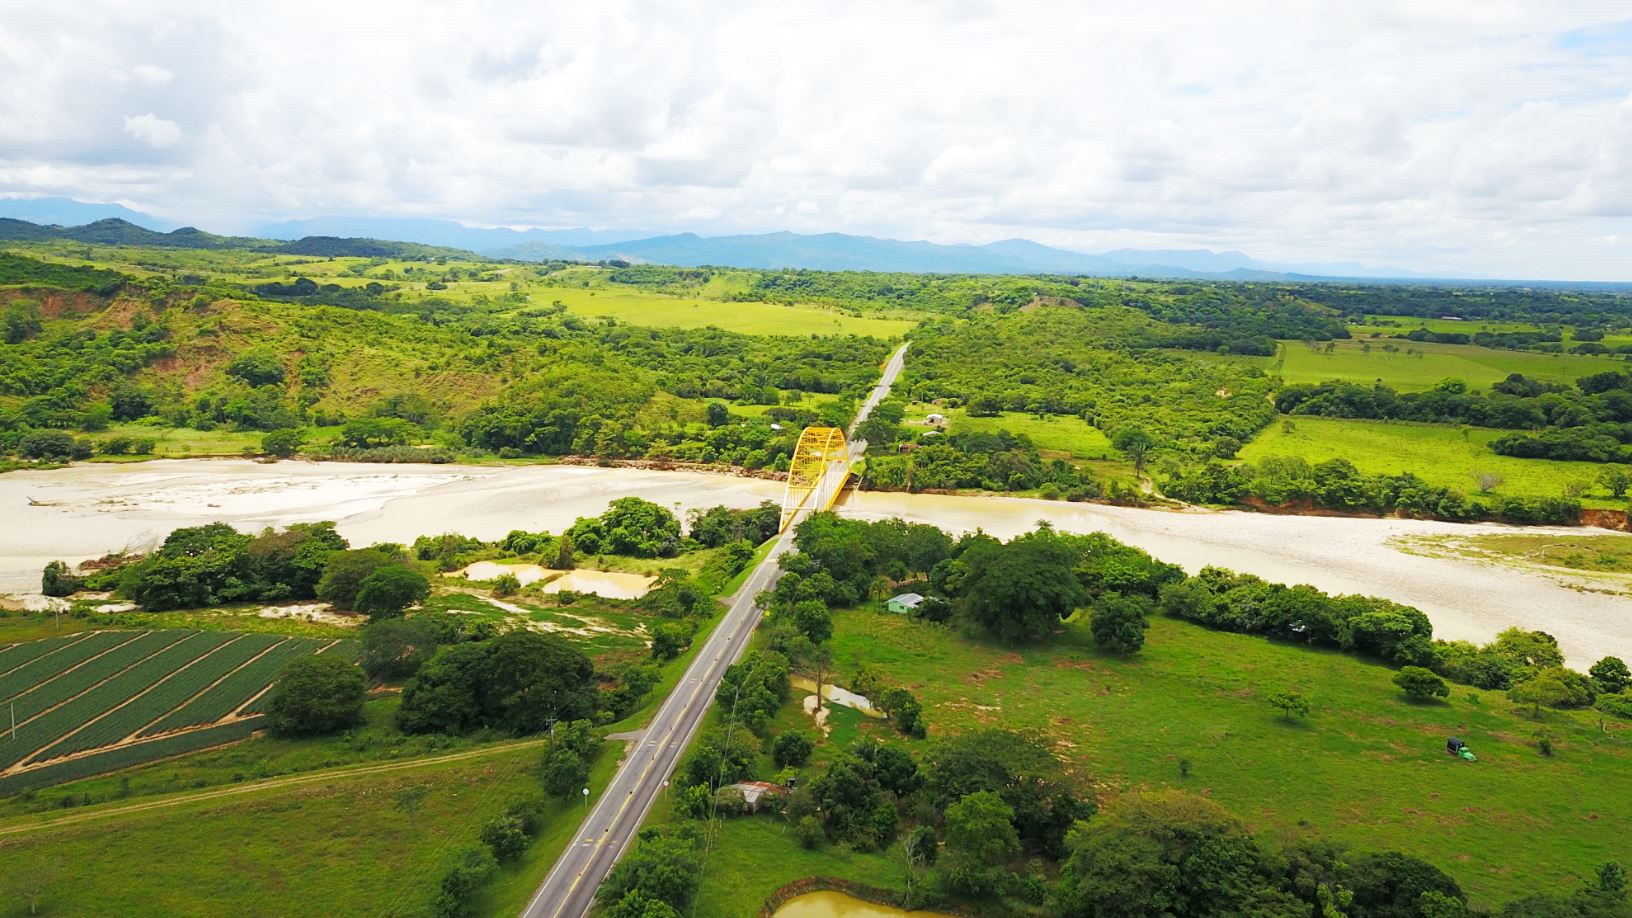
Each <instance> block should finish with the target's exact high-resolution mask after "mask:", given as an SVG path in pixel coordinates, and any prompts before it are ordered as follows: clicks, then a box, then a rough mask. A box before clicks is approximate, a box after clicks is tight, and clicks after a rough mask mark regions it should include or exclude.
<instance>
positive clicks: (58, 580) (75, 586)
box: [40, 561, 85, 597]
mask: <svg viewBox="0 0 1632 918" xmlns="http://www.w3.org/2000/svg"><path fill="white" fill-rule="evenodd" d="M84 586H85V578H83V577H79V576H76V575H75V574H74V572H73V569H72V568H70V567H69V566H68V565H67V563H65V562H62V561H50V562H47V563H46V565H45V570H44V571H42V572H41V573H40V592H41V593H44V594H45V595H47V596H57V597H62V596H72V595H74V594H75V593H77V592H79V591H80V590H81V589H83V588H84Z"/></svg>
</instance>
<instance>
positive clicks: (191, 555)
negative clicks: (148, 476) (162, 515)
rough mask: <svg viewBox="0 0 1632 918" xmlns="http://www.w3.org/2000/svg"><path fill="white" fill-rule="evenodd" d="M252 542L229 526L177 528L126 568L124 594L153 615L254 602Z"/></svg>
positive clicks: (122, 577) (121, 580)
mask: <svg viewBox="0 0 1632 918" xmlns="http://www.w3.org/2000/svg"><path fill="white" fill-rule="evenodd" d="M249 542H250V537H249V536H247V535H245V534H243V533H241V532H239V531H237V530H236V529H233V528H232V527H231V526H228V525H227V524H226V523H210V524H209V525H206V526H192V527H187V528H183V529H177V530H175V531H173V532H171V533H170V535H169V536H168V537H166V538H165V540H164V544H163V545H161V546H159V550H158V551H156V552H154V553H153V554H151V555H148V556H147V557H146V558H144V559H142V560H141V561H139V562H137V563H136V564H133V565H131V566H130V567H128V568H126V569H125V571H124V573H123V574H121V575H120V585H119V589H120V592H121V593H123V594H124V595H125V596H126V597H128V598H129V599H131V600H133V601H134V602H136V603H138V604H140V605H141V606H142V608H144V609H147V610H148V611H150V612H163V611H168V610H170V609H197V608H201V607H203V606H209V605H214V604H216V603H223V602H241V601H243V600H245V599H250V598H253V596H254V595H255V592H256V591H255V577H254V573H253V570H252V567H253V561H252V559H251V558H250V555H249V552H248V547H249Z"/></svg>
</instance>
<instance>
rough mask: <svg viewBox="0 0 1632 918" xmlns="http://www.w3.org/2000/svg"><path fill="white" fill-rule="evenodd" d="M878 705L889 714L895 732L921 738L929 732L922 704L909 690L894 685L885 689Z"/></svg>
mask: <svg viewBox="0 0 1632 918" xmlns="http://www.w3.org/2000/svg"><path fill="white" fill-rule="evenodd" d="M878 707H879V709H880V710H882V711H883V712H884V713H885V714H888V715H889V718H890V724H891V725H893V726H894V727H895V729H896V732H898V733H901V734H903V735H906V736H911V737H916V738H918V739H923V738H924V737H925V736H926V735H928V732H929V724H928V723H927V722H925V720H924V706H923V703H922V702H920V701H919V700H918V699H917V698H916V697H915V696H914V695H913V694H912V693H911V692H909V691H907V690H906V689H904V688H900V687H896V688H891V689H887V690H885V692H884V693H883V694H882V695H880V696H879V698H878Z"/></svg>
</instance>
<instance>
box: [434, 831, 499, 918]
mask: <svg viewBox="0 0 1632 918" xmlns="http://www.w3.org/2000/svg"><path fill="white" fill-rule="evenodd" d="M498 870H499V862H498V860H497V859H496V858H494V857H493V852H492V851H490V850H488V849H487V847H486V846H477V845H472V846H471V847H468V848H465V849H463V850H462V851H459V852H458V853H456V854H455V855H454V856H453V859H452V864H451V865H450V866H449V867H448V870H447V872H446V873H444V874H443V875H442V883H441V885H440V887H439V888H438V890H437V894H436V898H435V899H433V900H431V910H432V911H433V912H434V913H435V914H436V915H438V916H439V918H465V916H468V915H473V914H475V899H476V894H477V893H479V892H481V889H482V887H483V886H485V885H487V881H488V880H490V879H492V877H493V874H495V873H497V872H498Z"/></svg>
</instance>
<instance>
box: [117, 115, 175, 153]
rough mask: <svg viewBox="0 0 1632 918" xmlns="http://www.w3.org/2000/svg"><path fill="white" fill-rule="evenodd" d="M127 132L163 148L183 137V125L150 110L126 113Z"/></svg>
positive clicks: (148, 143)
mask: <svg viewBox="0 0 1632 918" xmlns="http://www.w3.org/2000/svg"><path fill="white" fill-rule="evenodd" d="M125 132H126V133H128V134H130V136H132V137H134V138H136V139H137V140H140V141H141V142H142V143H145V144H147V145H148V146H150V147H155V148H158V149H163V148H165V147H168V146H170V145H171V144H173V143H175V142H176V141H178V140H180V139H181V125H179V124H177V123H175V122H174V121H171V120H169V119H168V118H160V117H159V116H158V115H155V114H153V113H152V112H148V113H147V114H145V115H126V116H125Z"/></svg>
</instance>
